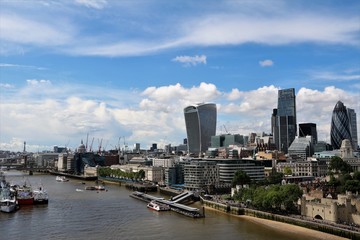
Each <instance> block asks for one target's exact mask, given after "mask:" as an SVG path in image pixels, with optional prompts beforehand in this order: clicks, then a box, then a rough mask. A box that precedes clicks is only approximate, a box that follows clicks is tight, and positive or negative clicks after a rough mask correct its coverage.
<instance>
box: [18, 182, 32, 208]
mask: <svg viewBox="0 0 360 240" xmlns="http://www.w3.org/2000/svg"><path fill="white" fill-rule="evenodd" d="M16 193H17V194H16V199H17V200H18V203H19V205H32V204H34V196H33V193H32V190H31V188H30V187H27V186H23V187H19V188H18V189H16Z"/></svg>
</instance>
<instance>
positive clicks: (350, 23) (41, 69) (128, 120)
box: [0, 0, 360, 152]
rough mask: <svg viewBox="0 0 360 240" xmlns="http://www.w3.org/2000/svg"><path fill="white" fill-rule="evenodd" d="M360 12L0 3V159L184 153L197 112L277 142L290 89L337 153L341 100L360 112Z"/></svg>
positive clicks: (320, 6) (102, 0) (321, 6)
mask: <svg viewBox="0 0 360 240" xmlns="http://www.w3.org/2000/svg"><path fill="white" fill-rule="evenodd" d="M359 12H360V2H359V1H356V0H349V1H346V2H343V1H340V0H335V1H313V2H312V1H308V0H299V1H285V0H268V1H266V0H259V1H247V0H239V1H233V0H222V1H215V0H209V1H206V4H204V2H202V1H199V2H196V1H191V0H183V1H176V0H175V1H170V2H164V1H162V0H149V1H145V0H134V1H116V0H74V1H61V0H59V1H58V0H54V1H36V0H29V1H1V3H0V32H1V34H0V149H1V150H11V151H22V149H23V142H24V141H26V142H27V148H28V149H29V151H30V152H37V151H38V150H41V151H42V150H50V149H51V148H52V147H53V146H66V145H67V146H68V147H70V148H71V149H75V148H76V147H77V146H79V145H80V142H81V140H83V141H86V137H87V134H89V141H91V140H92V138H94V142H93V146H98V145H99V143H100V141H101V139H102V145H103V146H105V145H107V147H106V149H110V148H114V147H115V146H117V145H119V138H121V141H120V143H121V144H123V141H124V140H123V139H125V142H126V143H127V144H128V145H129V146H131V145H133V144H135V143H140V144H141V146H142V148H145V149H146V148H150V146H151V144H152V143H157V144H158V146H159V148H160V147H163V146H165V145H168V144H171V145H178V144H180V143H182V141H183V139H184V138H186V130H185V120H184V113H183V109H184V108H185V107H186V106H189V105H193V104H196V103H199V102H211V103H215V104H216V105H217V134H220V133H221V132H225V129H224V126H225V127H226V131H227V132H229V133H233V134H241V135H248V134H249V133H251V132H255V133H259V132H265V133H271V114H272V110H273V109H274V108H277V94H278V90H279V89H287V88H295V94H296V109H297V125H298V124H299V123H315V124H316V125H317V132H318V140H319V141H320V140H321V141H325V142H328V143H330V125H331V115H332V111H333V109H334V107H335V105H336V103H337V102H338V101H339V100H340V101H342V102H343V103H344V105H345V106H346V107H347V108H351V109H354V110H355V112H356V113H357V114H360V58H359V56H360V25H359V22H360V16H359ZM357 131H358V138H359V136H360V132H359V131H360V120H359V116H358V118H357Z"/></svg>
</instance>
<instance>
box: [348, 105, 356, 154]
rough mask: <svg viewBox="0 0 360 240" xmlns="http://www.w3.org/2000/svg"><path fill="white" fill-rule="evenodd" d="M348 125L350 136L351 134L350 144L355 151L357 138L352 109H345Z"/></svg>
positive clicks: (354, 116)
mask: <svg viewBox="0 0 360 240" xmlns="http://www.w3.org/2000/svg"><path fill="white" fill-rule="evenodd" d="M347 112H348V116H349V123H350V134H351V139H350V140H351V144H352V147H353V150H354V151H356V150H357V148H358V136H357V125H356V113H355V110H354V109H351V108H348V109H347Z"/></svg>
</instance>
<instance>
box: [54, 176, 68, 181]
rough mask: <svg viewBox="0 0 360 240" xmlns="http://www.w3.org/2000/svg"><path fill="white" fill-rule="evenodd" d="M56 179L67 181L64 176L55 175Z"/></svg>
mask: <svg viewBox="0 0 360 240" xmlns="http://www.w3.org/2000/svg"><path fill="white" fill-rule="evenodd" d="M56 181H58V182H68V181H69V179H67V178H66V177H65V176H56Z"/></svg>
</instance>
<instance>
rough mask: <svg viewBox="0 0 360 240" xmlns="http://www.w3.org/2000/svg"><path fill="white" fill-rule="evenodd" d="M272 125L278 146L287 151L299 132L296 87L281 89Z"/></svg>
mask: <svg viewBox="0 0 360 240" xmlns="http://www.w3.org/2000/svg"><path fill="white" fill-rule="evenodd" d="M271 125H272V127H271V130H272V134H273V136H274V140H275V145H276V148H277V149H278V150H280V151H283V152H285V153H287V152H288V147H289V146H290V144H291V143H292V141H293V140H294V139H295V136H296V132H297V131H296V130H297V124H296V99H295V89H294V88H289V89H284V90H279V92H278V107H277V109H274V111H273V114H272V117H271Z"/></svg>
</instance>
